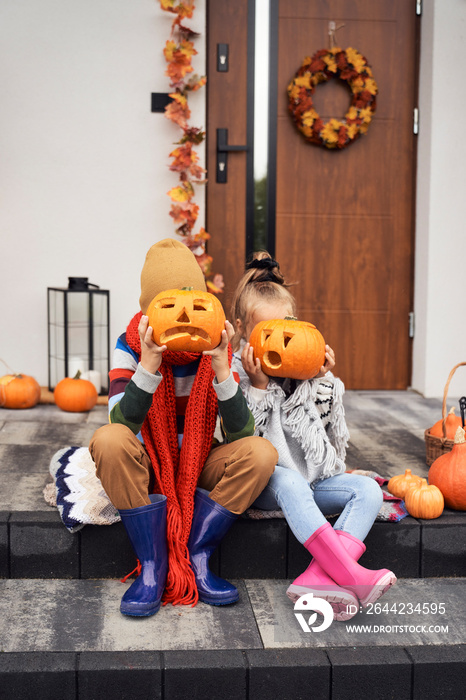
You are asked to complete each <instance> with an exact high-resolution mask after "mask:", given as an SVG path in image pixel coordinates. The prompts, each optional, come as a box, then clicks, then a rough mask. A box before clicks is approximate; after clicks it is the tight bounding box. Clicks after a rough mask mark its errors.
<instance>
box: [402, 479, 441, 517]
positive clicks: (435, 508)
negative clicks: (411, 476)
mask: <svg viewBox="0 0 466 700" xmlns="http://www.w3.org/2000/svg"><path fill="white" fill-rule="evenodd" d="M405 505H406V510H407V511H408V513H409V514H410V515H412V516H413V518H423V519H424V520H433V519H434V518H438V517H439V516H440V515H442V513H443V508H444V505H445V503H444V499H443V495H442V492H441V491H440V489H439V488H437V486H434V485H429V484H428V483H427V480H426V479H421V483H420V484H419V483H418V484H412V485H411V486H410V487H409V488H408V490H407V491H406V494H405Z"/></svg>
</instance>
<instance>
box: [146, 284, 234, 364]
mask: <svg viewBox="0 0 466 700" xmlns="http://www.w3.org/2000/svg"><path fill="white" fill-rule="evenodd" d="M147 316H148V317H149V325H150V326H152V329H153V333H152V337H153V339H154V342H155V343H157V345H160V346H161V345H166V346H167V348H168V350H174V351H182V352H183V351H184V352H203V351H204V350H213V349H214V348H216V347H217V345H218V344H219V343H220V341H221V338H222V331H223V329H224V328H225V312H224V311H223V307H222V304H221V302H220V301H219V300H218V299H217V297H216V296H214V295H213V294H210V293H209V292H203V291H198V290H195V289H192V288H191V287H185V288H184V289H168V290H167V291H165V292H161V293H160V294H157V296H156V297H154V299H152V301H151V302H150V304H149V306H148V307H147Z"/></svg>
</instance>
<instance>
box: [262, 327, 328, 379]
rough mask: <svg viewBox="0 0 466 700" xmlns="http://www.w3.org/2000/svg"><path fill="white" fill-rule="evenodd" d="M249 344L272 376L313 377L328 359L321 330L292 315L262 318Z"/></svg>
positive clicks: (263, 368)
mask: <svg viewBox="0 0 466 700" xmlns="http://www.w3.org/2000/svg"><path fill="white" fill-rule="evenodd" d="M249 343H250V344H251V346H252V347H253V348H254V356H255V357H256V358H259V360H260V363H261V367H262V371H263V372H264V374H267V375H268V376H269V377H289V378H290V379H311V377H315V375H316V374H317V373H318V372H319V370H320V368H321V367H322V365H323V364H324V362H325V340H324V338H323V336H322V334H321V333H320V331H318V330H317V328H316V327H315V326H314V325H313V324H312V323H307V322H306V321H298V320H297V319H296V318H294V317H293V316H287V317H286V318H285V319H272V320H270V321H261V322H260V323H258V324H257V325H256V326H255V327H254V329H253V331H252V333H251V336H250V338H249Z"/></svg>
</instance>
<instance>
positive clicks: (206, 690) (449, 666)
mask: <svg viewBox="0 0 466 700" xmlns="http://www.w3.org/2000/svg"><path fill="white" fill-rule="evenodd" d="M465 674H466V645H457V646H450V647H449V646H419V647H418V646H416V647H389V646H385V647H358V648H346V647H344V648H341V647H339V648H331V649H330V648H329V649H313V648H293V649H252V650H251V649H248V650H244V651H241V650H213V651H206V650H198V651H190V650H184V651H166V652H160V651H139V652H134V651H133V652H131V651H124V652H95V651H93V652H78V653H75V652H6V653H3V654H0V688H2V689H3V691H0V695H1V697H2V698H15V700H22V699H23V698H32V697H34V700H49V699H50V698H60V700H91V699H94V698H112V700H119V699H121V700H123V699H124V700H127V698H131V697H141V698H142V697H147V698H149V697H150V698H159V699H160V700H178V699H179V698H189V697H192V696H193V689H194V688H195V689H196V693H195V695H196V697H204V698H220V697H221V698H222V700H269V699H270V697H273V698H274V700H295V699H296V700H298V698H304V697H311V695H312V697H313V698H319V699H321V700H327V699H328V700H343V698H358V700H366V699H367V700H373V698H374V697H377V698H378V700H380V699H382V698H394V697H396V698H405V699H408V698H413V699H414V698H419V699H421V698H422V700H430V698H432V699H434V698H435V699H437V698H438V697H439V694H438V693H439V691H440V689H441V695H442V697H445V698H448V699H449V700H455V699H458V700H460V699H461V700H463V698H464V677H465ZM375 688H377V690H375Z"/></svg>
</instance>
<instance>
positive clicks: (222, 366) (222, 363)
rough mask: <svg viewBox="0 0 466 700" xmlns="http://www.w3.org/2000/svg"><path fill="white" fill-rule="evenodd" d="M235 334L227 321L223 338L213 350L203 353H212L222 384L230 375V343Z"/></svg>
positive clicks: (216, 374)
mask: <svg viewBox="0 0 466 700" xmlns="http://www.w3.org/2000/svg"><path fill="white" fill-rule="evenodd" d="M234 335H235V331H234V328H233V326H232V325H231V323H230V321H225V328H224V330H223V331H222V339H221V341H220V343H219V345H217V347H216V348H214V349H213V350H204V352H203V353H202V354H203V355H210V356H211V358H212V369H213V370H214V372H215V376H216V377H217V382H218V383H219V384H220V383H221V382H224V381H225V379H228V377H229V376H230V366H229V364H228V343H229V342H230V340H231V339H232V338H233V336H234Z"/></svg>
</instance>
